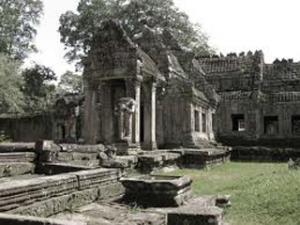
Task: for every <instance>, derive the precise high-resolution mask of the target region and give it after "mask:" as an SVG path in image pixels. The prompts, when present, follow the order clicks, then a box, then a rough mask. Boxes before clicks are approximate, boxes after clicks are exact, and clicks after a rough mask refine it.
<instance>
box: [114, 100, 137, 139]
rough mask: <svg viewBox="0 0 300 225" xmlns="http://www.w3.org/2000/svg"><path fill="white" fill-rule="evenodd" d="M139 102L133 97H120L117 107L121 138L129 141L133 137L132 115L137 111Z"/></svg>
mask: <svg viewBox="0 0 300 225" xmlns="http://www.w3.org/2000/svg"><path fill="white" fill-rule="evenodd" d="M136 106H137V103H136V101H135V100H134V99H133V98H128V97H125V98H120V99H119V101H118V102H117V105H116V107H115V112H116V114H117V115H118V130H119V137H118V138H119V140H120V141H129V140H131V138H132V115H133V114H134V113H135V111H136Z"/></svg>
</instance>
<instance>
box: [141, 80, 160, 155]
mask: <svg viewBox="0 0 300 225" xmlns="http://www.w3.org/2000/svg"><path fill="white" fill-rule="evenodd" d="M147 97H148V99H147V101H146V109H145V128H144V129H145V130H144V133H145V141H144V148H145V149H146V150H155V149H157V143H156V82H151V83H150V84H149V88H148V94H147Z"/></svg>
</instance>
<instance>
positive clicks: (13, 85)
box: [0, 53, 24, 114]
mask: <svg viewBox="0 0 300 225" xmlns="http://www.w3.org/2000/svg"><path fill="white" fill-rule="evenodd" d="M18 67H19V65H17V64H16V62H15V60H12V59H11V58H10V57H8V56H6V55H3V54H1V53H0V81H1V82H0V105H1V107H0V113H15V114H19V113H22V112H23V107H24V95H23V93H22V92H21V90H20V88H21V86H22V85H23V79H22V76H21V75H20V73H19V71H18Z"/></svg>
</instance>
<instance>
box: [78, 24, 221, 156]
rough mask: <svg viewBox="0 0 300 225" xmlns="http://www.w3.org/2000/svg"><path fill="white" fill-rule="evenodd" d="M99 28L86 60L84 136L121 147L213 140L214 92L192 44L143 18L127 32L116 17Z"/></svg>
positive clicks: (92, 141)
mask: <svg viewBox="0 0 300 225" xmlns="http://www.w3.org/2000/svg"><path fill="white" fill-rule="evenodd" d="M98 34H99V35H98V36H96V37H95V39H94V42H93V44H92V47H91V50H90V52H89V54H88V57H87V59H86V60H85V70H84V84H85V104H84V121H83V124H84V125H83V138H84V140H85V143H87V144H96V143H103V144H108V145H110V144H113V145H115V146H116V147H117V149H118V152H119V153H120V154H122V153H124V154H127V153H130V152H135V151H136V150H138V149H144V150H153V149H157V148H170V147H180V146H182V147H197V146H198V147H203V146H208V145H210V144H212V143H213V142H214V141H215V139H214V133H213V127H212V126H213V125H212V123H213V115H214V113H215V110H216V105H217V102H218V99H219V98H218V95H217V94H216V93H215V92H214V91H213V89H212V88H211V86H210V85H209V84H208V83H206V81H205V79H204V74H203V72H202V70H201V68H200V66H199V64H198V61H197V60H196V59H195V58H194V55H193V54H192V53H191V52H189V51H185V50H183V49H182V48H181V47H180V46H179V45H178V43H177V41H176V40H175V39H174V38H173V37H172V35H171V34H170V33H169V32H167V31H164V32H162V34H157V33H156V32H154V31H153V30H151V29H150V28H148V27H146V26H145V27H144V30H143V32H142V33H141V34H139V35H136V36H135V37H134V38H133V40H132V39H130V38H129V37H128V36H127V34H126V32H125V31H124V30H123V29H122V27H121V26H120V25H119V24H118V23H116V22H114V21H108V22H106V23H105V24H104V25H103V27H102V29H101V30H100V31H99V32H98Z"/></svg>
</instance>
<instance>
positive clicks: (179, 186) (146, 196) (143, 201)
mask: <svg viewBox="0 0 300 225" xmlns="http://www.w3.org/2000/svg"><path fill="white" fill-rule="evenodd" d="M120 181H121V182H122V184H123V185H124V187H125V189H126V191H125V196H124V200H125V201H129V202H137V203H138V204H140V205H144V206H153V207H169V206H178V205H182V204H183V203H184V202H186V201H187V200H188V199H190V198H191V197H192V192H191V183H192V180H191V179H190V178H189V177H187V176H184V177H178V176H155V175H151V176H141V177H135V178H121V179H120Z"/></svg>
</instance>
